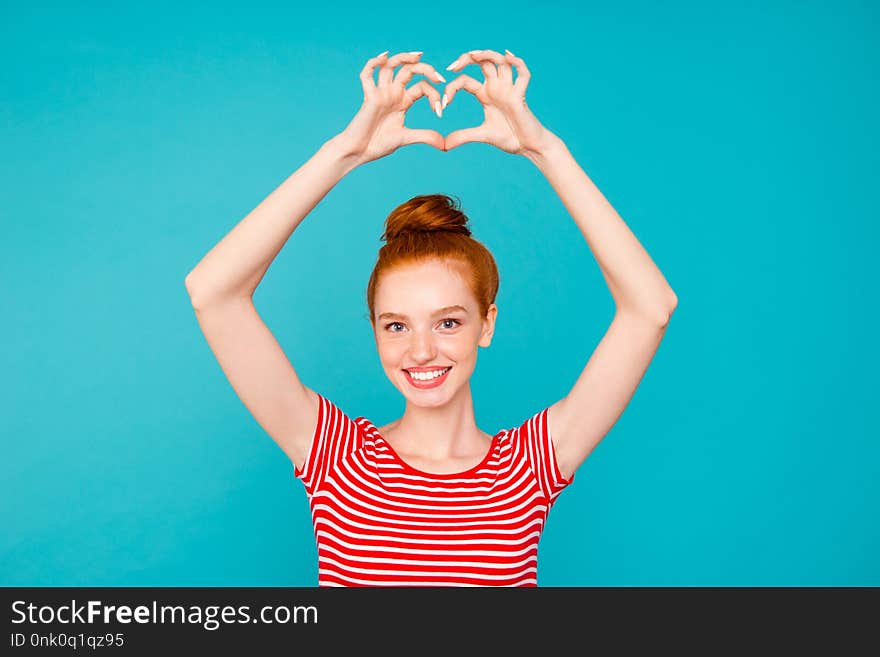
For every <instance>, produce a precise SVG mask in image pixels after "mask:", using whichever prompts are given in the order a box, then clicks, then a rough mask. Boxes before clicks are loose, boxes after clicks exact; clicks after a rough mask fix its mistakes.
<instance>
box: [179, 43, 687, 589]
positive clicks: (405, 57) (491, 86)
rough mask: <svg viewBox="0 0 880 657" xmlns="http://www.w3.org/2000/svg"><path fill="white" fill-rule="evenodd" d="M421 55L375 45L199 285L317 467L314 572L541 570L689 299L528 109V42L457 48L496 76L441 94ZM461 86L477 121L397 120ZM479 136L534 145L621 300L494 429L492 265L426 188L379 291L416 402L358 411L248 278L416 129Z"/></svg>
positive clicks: (447, 142)
mask: <svg viewBox="0 0 880 657" xmlns="http://www.w3.org/2000/svg"><path fill="white" fill-rule="evenodd" d="M420 55H421V53H418V52H416V53H401V54H397V55H394V56H392V57H388V56H387V52H386V53H382V54H381V55H379V56H377V57H374V58H372V59H370V60H369V61H368V62H367V64H366V66H365V67H364V69H363V70H362V71H361V75H360V78H361V82H362V84H363V89H364V102H363V105H362V106H361V108H360V110H359V111H358V113H357V114H356V115H355V117H354V118H353V119H352V121H351V122H350V123H349V125H348V126H347V127H346V128H345V130H343V131H342V132H341V133H340V134H339V135H337V136H335V137H333V138H332V139H330V140H329V141H328V142H326V143H325V144H324V145H323V146H322V147H321V148H320V149H319V150H318V152H317V153H316V154H315V155H314V156H313V157H312V158H311V159H310V160H309V161H308V162H306V163H305V164H304V165H303V166H302V167H301V168H300V169H299V170H297V171H296V172H295V173H294V174H293V175H291V176H290V177H289V178H288V179H287V180H286V181H285V182H284V183H282V184H281V185H280V186H279V187H278V188H277V189H276V190H275V191H273V192H272V193H271V194H270V195H269V196H268V197H267V198H266V199H265V200H263V201H262V202H261V203H260V204H259V205H258V206H257V207H256V208H255V209H254V210H253V211H252V212H251V213H250V214H249V215H248V216H247V217H245V218H244V219H243V220H242V221H241V222H240V223H239V224H238V225H237V226H236V227H235V228H234V229H233V230H232V231H231V232H230V233H229V234H228V235H227V236H226V237H224V238H223V240H221V242H220V243H219V244H217V245H216V246H215V247H214V248H213V249H212V250H211V251H210V252H209V253H208V254H207V255H206V256H205V257H204V258H203V260H202V261H201V262H200V263H199V264H198V266H197V267H196V268H195V269H194V270H193V271H192V272H191V273H190V274H189V275H188V276H187V278H186V286H187V290H188V291H189V294H190V298H191V300H192V304H193V307H194V308H195V312H196V316H197V318H198V321H199V324H200V326H201V328H202V331H203V332H204V335H205V337H206V339H207V340H208V343H209V344H210V346H211V349H212V350H213V352H214V354H215V355H216V357H217V359H218V361H219V362H220V365H221V367H222V368H223V371H224V372H225V374H226V376H227V377H228V378H229V381H230V383H231V384H232V386H233V388H234V389H235V391H236V393H237V394H238V395H239V397H240V398H241V400H242V401H243V403H244V404H245V405H246V406H247V408H248V409H249V410H250V411H251V413H253V415H254V417H255V418H256V420H257V421H258V422H259V423H260V425H261V426H262V427H263V428H264V429H265V430H266V431H267V433H269V435H270V436H272V438H273V439H274V440H275V441H276V442H277V443H278V445H279V446H280V447H281V449H283V450H284V452H285V453H286V454H287V455H288V456H289V457H290V459H291V461H292V462H293V464H294V469H295V470H294V471H295V474H296V476H297V477H298V478H300V479H301V480H302V481H303V483H304V484H305V487H306V492H307V494H308V497H309V504H310V508H311V511H312V518H313V522H314V529H315V536H316V540H317V545H318V562H319V564H318V565H319V584H320V585H322V586H368V585H375V586H393V585H410V586H471V585H506V586H536V585H537V546H538V540H539V538H540V534H541V530H542V529H543V527H544V523H545V521H546V517H547V513H548V511H549V509H550V507H551V506H552V504H553V502H554V501H555V499H556V497H557V496H558V495H559V493H560V492H561V491H562V490H563V489H564V488H565V486H566V485H568V484H569V483H570V482H571V481H572V478H573V476H574V473H575V471H576V470H577V469H578V467H579V466H580V465H581V463H583V461H584V460H585V459H586V458H587V456H588V455H589V454H590V452H591V451H592V450H593V449H594V448H595V447H596V445H597V444H598V443H599V442H600V441H601V440H602V438H603V437H604V436H605V435H606V434H607V432H608V431H609V429H610V428H611V427H612V426H613V424H614V423H615V422H616V421H617V419H618V417H620V415H621V413H622V412H623V410H624V408H625V407H626V405H627V403H628V402H629V400H630V399H631V397H632V395H633V393H634V391H635V389H636V386H637V385H638V383H639V381H640V380H641V378H642V375H643V374H644V372H645V370H646V368H647V367H648V364H649V363H650V362H651V360H652V358H653V356H654V353H655V352H656V350H657V347H658V346H659V344H660V341H661V340H662V338H663V335H664V333H665V330H666V326H667V323H668V321H669V317H670V315H671V314H672V312H673V310H674V308H675V306H676V303H677V300H676V296H675V294H674V293H673V291H672V289H671V287H670V286H669V285H668V284H667V282H666V280H665V279H664V277H663V275H662V274H661V273H660V271H659V270H658V269H657V267H656V266H655V265H654V263H653V262H652V261H651V259H650V257H649V256H648V254H647V253H646V252H645V251H644V249H643V248H642V247H641V245H640V244H639V242H638V241H637V240H636V238H635V237H634V236H633V234H632V233H631V232H630V231H629V229H628V228H627V226H626V225H625V224H624V222H623V221H622V220H621V219H620V217H619V216H618V215H617V213H616V212H615V211H614V209H613V208H612V207H611V205H610V204H609V203H608V202H607V201H606V199H605V198H604V196H602V194H601V193H600V192H599V190H598V189H597V188H596V187H595V186H594V185H593V183H592V182H591V181H590V179H589V178H588V177H587V175H586V174H585V173H584V172H583V170H581V168H580V167H579V166H578V165H577V163H576V162H575V160H574V159H573V157H572V156H571V154H570V153H569V152H568V150H567V149H566V147H565V145H564V143H563V142H562V140H561V139H560V138H558V137H557V136H556V135H554V134H552V133H551V132H550V131H549V130H547V129H546V128H545V127H544V126H543V125H541V123H540V122H539V121H538V120H537V118H536V117H535V116H534V114H532V112H531V111H530V110H529V108H528V106H527V105H526V101H525V92H526V87H527V85H528V82H529V77H530V75H529V71H528V69H527V68H526V66H525V63H524V62H523V60H522V59H520V58H518V57H516V56H514V55H513V53H511V52H510V51H507V54H506V55H501V54H500V53H497V52H494V51H491V50H477V51H471V52H468V53H464V54H462V55H461V56H460V57H459V58H458V59H457V60H456V61H455V62H453V64H451V65H450V66H448V67H447V70H451V71H458V70H460V69H461V68H463V67H464V66H466V65H469V64H477V65H479V66H480V67H481V69H482V71H483V74H484V78H485V79H484V81H483V82H482V83H480V82H478V81H476V80H475V79H473V78H471V77H469V76H467V75H460V76H459V77H458V78H456V79H455V80H453V81H452V82H450V83H449V84H447V85H446V88H445V93H444V94H443V97H442V99H441V97H440V94H439V93H438V91H437V90H436V89H435V88H434V87H433V86H431V85H430V84H429V83H428V82H426V81H424V80H423V81H419V82H416V83H415V84H413V85H412V86H410V87H408V88H407V87H406V86H405V85H406V84H407V83H408V82H409V81H410V79H411V78H412V76H413V75H414V74H422V75H425V76H428V77H431V78H434V79H436V80H438V81H440V82H445V80H444V79H443V77H442V76H441V75H440V74H439V73H437V71H436V70H435V69H434V68H433V67H432V66H430V65H428V64H426V63H423V62H420V61H419V59H420ZM398 65H402V66H401V67H400V70H399V71H397V73H396V74H395V72H394V69H395V68H396V67H397V66H398ZM376 68H378V69H379V74H378V82H376V81H375V80H374V78H373V73H374V70H375V69H376ZM513 68H516V70H517V80H516V82H513V75H512V71H513ZM460 89H465V90H466V91H468V92H470V93H472V94H474V95H475V96H476V97H477V99H478V100H479V101H480V103H481V104H482V105H483V108H484V110H485V120H484V122H483V124H482V125H480V126H478V127H475V128H468V129H465V130H458V131H455V132H453V133H451V134H449V135H448V136H446V137H445V138H444V137H443V136H442V135H441V134H440V133H438V132H436V131H433V130H426V129H422V130H415V129H409V128H406V127H404V125H403V124H404V117H405V114H406V112H407V110H408V109H409V108H410V107H411V106H412V104H413V103H414V102H415V101H416V100H417V99H418V98H420V97H422V96H426V97H427V98H428V99H429V100H430V101H431V103H432V105H433V107H434V109H435V111H436V113H437V116H438V117H441V116H442V112H443V109H445V108H446V107H447V105H448V103H449V102H450V101H451V100H452V99H453V98H454V97H455V94H456V92H457V91H459V90H460ZM467 142H484V143H488V144H492V145H493V146H496V147H497V148H500V149H501V150H503V151H506V152H508V153H512V154H516V155H523V156H525V157H527V158H529V160H531V161H532V162H533V163H534V164H535V165H536V166H537V167H538V168H539V169H540V170H541V171H542V173H544V175H545V176H546V177H547V179H548V181H549V182H550V183H551V184H552V186H553V188H554V189H555V190H556V192H557V193H558V194H559V196H560V198H561V199H562V201H563V203H564V205H565V207H566V208H567V209H568V211H569V212H570V213H571V215H572V217H573V218H574V220H575V222H576V223H577V225H578V227H579V228H580V230H581V232H582V233H583V235H584V237H585V239H586V241H587V243H588V245H589V247H590V249H591V250H592V252H593V254H594V256H595V257H596V259H597V261H598V263H599V266H600V268H601V270H602V274H603V275H604V277H605V280H606V282H607V284H608V286H609V288H610V291H611V294H612V295H613V297H614V301H615V303H616V309H617V311H616V314H615V317H614V319H613V321H612V322H611V325H610V327H609V329H608V331H607V333H606V334H605V336H604V338H603V339H602V340H601V342H600V343H599V345H598V347H597V348H596V350H595V352H594V353H593V355H592V357H591V358H590V359H589V361H588V362H587V364H586V366H585V368H584V370H583V372H582V374H581V375H580V377H579V378H578V380H577V382H576V383H575V384H574V387H573V388H572V389H571V391H570V392H569V393H568V394H567V395H566V396H565V397H564V398H562V399H560V400H558V401H556V402H555V403H554V404H552V405H550V406H548V407H546V408H544V409H542V410H541V411H539V412H538V413H535V414H534V415H532V416H531V417H529V418H528V419H526V420H525V421H524V422H523V423H522V424H521V425H519V426H518V427H515V428H512V429H507V430H503V431H499V432H498V433H496V434H494V435H490V434H488V433H485V432H483V431H481V430H480V429H479V428H478V427H477V425H476V422H475V420H474V410H473V404H472V398H471V391H470V382H469V379H470V376H471V374H472V372H473V371H474V367H475V365H476V359H477V348H478V347H488V346H489V344H490V342H491V339H492V335H493V332H494V329H495V319H496V315H497V307H496V306H495V304H494V300H495V294H496V293H497V290H498V273H497V269H496V267H495V262H494V260H493V259H492V256H491V254H489V252H488V251H487V250H486V249H485V247H484V246H483V245H482V244H480V243H479V242H477V241H476V240H474V239H473V238H472V237H471V236H470V231H469V229H468V228H467V227H466V225H465V224H466V222H467V218H466V217H465V216H464V215H463V214H462V213H461V211H460V210H459V209H458V208H457V207H456V206H455V204H454V203H453V202H452V201H451V199H449V198H448V197H445V196H441V195H433V196H419V197H415V198H414V199H411V200H410V201H408V202H407V203H404V204H403V205H401V206H400V207H398V208H396V209H395V210H394V211H393V212H392V213H391V214H390V215H389V217H388V218H387V221H386V230H385V235H384V236H383V237H384V238H385V239H386V241H387V243H386V245H385V246H383V247H382V249H381V250H380V254H379V259H378V261H377V263H376V267H375V269H374V271H373V275H372V276H371V278H370V281H369V285H368V289H367V303H368V306H369V310H370V321H371V324H372V327H373V332H374V337H375V339H376V346H377V349H378V352H379V357H380V360H381V362H382V366H383V368H384V369H385V372H386V374H387V375H388V377H389V379H390V380H391V382H392V383H393V384H394V385H395V386H396V387H397V388H398V389H399V390H400V391H401V393H402V394H403V395H404V397H405V399H406V409H405V412H404V414H403V417H401V418H400V419H399V420H397V421H395V422H392V423H390V424H388V425H386V426H384V427H381V428H378V427H376V426H375V425H373V424H372V422H370V421H369V420H368V419H367V418H365V417H363V416H359V417H357V418H355V419H351V418H350V417H349V416H348V415H346V414H345V413H343V412H342V411H341V410H340V409H339V408H338V407H337V406H336V405H335V404H333V402H331V401H330V400H329V399H327V398H326V397H324V396H323V395H321V394H319V393H317V392H315V391H313V390H311V389H309V388H307V387H306V386H305V385H303V384H302V383H301V382H300V380H299V378H298V377H297V375H296V372H295V371H294V369H293V367H292V366H291V364H290V362H289V361H288V360H287V358H286V357H285V354H284V352H283V351H282V349H281V347H280V346H279V345H278V343H277V342H276V341H275V340H274V338H273V336H272V334H271V333H270V332H269V329H268V328H267V327H266V326H265V325H264V324H263V322H262V321H261V319H260V317H259V315H258V314H257V311H256V309H255V307H254V305H253V301H252V297H253V293H254V290H255V289H256V287H257V285H258V284H259V282H260V280H261V279H262V277H263V275H264V274H265V272H266V270H267V268H268V267H269V265H270V264H271V262H272V261H273V259H274V258H275V256H276V255H277V254H278V252H279V251H280V249H281V247H282V246H283V245H284V243H285V242H286V241H287V239H288V238H289V237H290V235H291V234H292V233H293V231H294V230H295V229H296V227H297V226H298V225H299V223H300V222H301V221H302V220H303V218H304V217H305V216H306V215H307V214H308V213H309V212H310V211H311V210H312V208H314V207H315V205H316V204H317V203H318V201H320V200H321V199H322V198H323V197H324V195H325V194H326V193H327V192H328V191H329V190H330V189H331V188H332V187H333V186H334V185H335V184H336V183H337V182H339V180H340V179H341V178H342V177H343V176H345V175H346V174H347V173H349V172H350V171H351V170H353V169H354V168H356V167H357V166H359V165H361V164H364V163H366V162H370V161H372V160H375V159H378V158H380V157H383V156H385V155H388V154H389V153H391V152H393V151H395V150H396V149H397V148H399V147H401V146H404V145H407V144H414V143H424V144H430V145H431V146H434V147H435V148H437V149H438V150H441V151H448V150H450V149H452V148H455V147H456V146H459V145H460V144H463V143H467Z"/></svg>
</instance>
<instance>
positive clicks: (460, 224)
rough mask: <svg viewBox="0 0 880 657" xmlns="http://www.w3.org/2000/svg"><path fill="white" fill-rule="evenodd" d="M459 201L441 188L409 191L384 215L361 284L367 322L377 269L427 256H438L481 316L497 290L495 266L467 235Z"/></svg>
mask: <svg viewBox="0 0 880 657" xmlns="http://www.w3.org/2000/svg"><path fill="white" fill-rule="evenodd" d="M460 208H461V206H460V203H459V202H458V201H457V200H454V199H452V198H450V197H449V196H446V195H445V194H430V195H426V196H415V197H413V198H411V199H410V200H408V201H406V202H405V203H403V204H401V205H399V206H397V207H396V208H394V210H392V211H391V214H389V215H388V217H387V218H386V219H385V232H384V233H383V234H382V237H381V239H382V240H384V241H385V246H383V247H381V248H380V249H379V256H378V258H377V260H376V265H375V267H373V273H372V274H371V275H370V282H369V283H368V284H367V307H368V308H369V311H370V323H371V324H372V323H374V321H375V319H374V318H375V309H374V300H375V296H376V287H377V286H378V284H379V279H380V278H381V276H382V274H383V273H385V272H387V271H390V270H391V269H393V268H395V267H397V266H401V265H410V264H420V263H423V262H426V261H429V260H440V261H441V262H444V263H446V264H448V265H450V266H451V267H454V268H455V270H456V272H457V273H458V274H459V275H461V277H462V279H463V280H464V281H465V283H466V284H467V286H468V287H469V288H470V290H471V292H472V293H473V295H474V298H475V299H476V300H477V303H478V305H479V312H480V317H481V318H485V317H486V315H487V314H488V312H489V305H490V304H492V303H495V296H496V295H497V294H498V283H499V279H498V267H497V266H496V264H495V258H493V257H492V254H491V253H489V250H488V249H487V248H486V247H485V246H483V244H482V243H480V242H479V241H478V240H476V239H474V238H473V237H471V231H470V229H469V228H468V227H467V223H468V218H467V215H465V214H464V213H463V212H462V211H461V209H460Z"/></svg>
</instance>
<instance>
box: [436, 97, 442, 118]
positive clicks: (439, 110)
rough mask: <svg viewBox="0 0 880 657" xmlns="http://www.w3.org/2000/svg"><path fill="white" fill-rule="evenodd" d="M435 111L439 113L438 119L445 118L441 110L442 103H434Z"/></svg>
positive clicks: (437, 101)
mask: <svg viewBox="0 0 880 657" xmlns="http://www.w3.org/2000/svg"><path fill="white" fill-rule="evenodd" d="M434 111H435V112H436V113H437V117H438V118H440V117H442V116H443V110H441V109H440V101H439V100H435V101H434Z"/></svg>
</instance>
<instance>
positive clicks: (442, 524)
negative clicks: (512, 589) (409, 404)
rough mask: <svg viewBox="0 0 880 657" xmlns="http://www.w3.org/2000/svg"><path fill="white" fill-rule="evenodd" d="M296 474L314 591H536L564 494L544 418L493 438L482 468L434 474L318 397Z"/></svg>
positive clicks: (373, 429)
mask: <svg viewBox="0 0 880 657" xmlns="http://www.w3.org/2000/svg"><path fill="white" fill-rule="evenodd" d="M318 398H319V400H320V408H319V414H318V426H317V429H316V430H315V436H314V438H313V440H312V445H311V448H310V450H309V453H308V455H307V456H306V461H305V463H304V464H303V468H302V469H299V468H296V467H295V468H294V473H295V475H296V477H297V478H299V479H301V480H302V482H303V483H304V484H305V487H306V493H307V494H308V498H309V507H310V508H311V512H312V522H313V523H314V528H315V540H316V543H317V547H318V584H319V586H537V569H538V540H539V538H540V536H541V531H542V530H543V529H544V523H545V521H546V519H547V514H548V512H549V510H550V507H551V506H552V505H553V502H554V501H555V500H556V497H557V496H558V495H559V493H560V492H562V490H563V489H564V488H565V487H566V486H567V485H568V484H570V483H571V482H572V481H573V480H574V476H572V477H571V478H569V479H565V478H564V477H563V475H562V473H561V472H560V471H559V466H558V465H557V463H556V456H555V452H554V450H553V444H552V442H551V440H550V435H549V431H548V429H547V408H545V409H543V410H541V411H539V412H538V413H536V414H535V415H533V416H532V417H530V418H529V419H528V420H526V421H525V422H524V423H523V424H522V425H521V426H519V427H516V428H513V429H506V430H502V431H499V432H498V433H497V434H495V436H494V437H493V439H492V444H491V447H490V448H489V451H488V453H487V454H486V457H485V458H484V459H483V461H482V462H481V463H479V464H478V465H476V466H475V467H473V468H471V469H470V470H466V471H465V472H460V473H453V474H432V473H428V472H422V471H420V470H417V469H415V468H413V467H411V466H410V465H408V464H407V463H405V462H404V461H403V460H402V459H401V458H400V456H399V455H397V454H396V453H395V452H394V450H393V449H392V448H391V446H390V445H389V444H388V442H386V441H385V439H384V438H383V437H382V436H381V435H380V434H379V431H378V429H377V428H376V426H375V425H373V423H372V422H370V421H369V420H368V419H366V418H364V417H357V418H355V419H354V420H351V419H350V418H349V417H348V416H347V415H346V414H345V413H343V412H342V411H341V410H340V409H339V408H338V407H337V406H336V405H335V404H334V403H333V402H331V401H330V400H328V399H326V398H325V397H324V396H322V395H320V394H319V395H318Z"/></svg>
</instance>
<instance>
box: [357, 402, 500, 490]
mask: <svg viewBox="0 0 880 657" xmlns="http://www.w3.org/2000/svg"><path fill="white" fill-rule="evenodd" d="M358 420H363V421H364V422H365V423H366V424H367V426H368V427H369V428H370V430H371V433H372V434H373V435H375V436H376V437H377V438H379V439H380V440H381V441H382V442H383V443H385V445H386V447H388V452H389V453H390V454H391V456H392V457H393V458H394V461H395V462H396V463H397V464H398V465H400V466H401V467H402V468H403V469H404V470H405V471H407V472H409V473H410V474H415V475H418V476H420V477H427V478H433V479H454V478H457V477H467V476H469V475H472V474H474V473H475V472H476V471H477V470H479V469H480V468H482V467H484V466H485V465H486V463H488V462H489V460H490V459H491V458H492V455H493V454H494V453H495V447H496V445H497V444H498V440H499V438H501V436H502V435H503V434H504V432H505V429H502V430H501V431H499V432H498V433H496V434H495V435H494V436H492V442H491V443H489V449H488V450H487V451H486V454H485V456H483V458H482V459H480V462H479V463H477V464H476V465H475V466H473V467H470V468H468V469H467V470H462V471H461V472H427V471H425V470H419V469H418V468H416V467H414V466H412V465H410V464H409V463H407V462H406V461H405V460H404V459H403V457H401V456H400V454H398V453H397V450H395V449H394V447H392V446H391V443H389V442H388V441H387V440H386V439H385V436H383V435H382V434H381V433H379V428H378V427H377V426H376V425H375V424H373V423H372V421H370V420H369V419H367V418H365V417H363V416H359V417H357V418H356V419H355V422H358Z"/></svg>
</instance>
